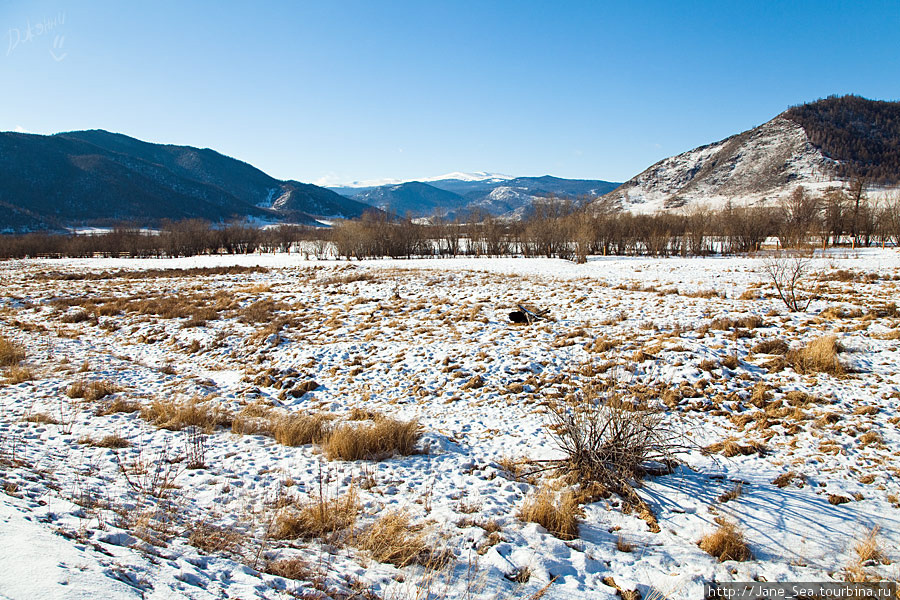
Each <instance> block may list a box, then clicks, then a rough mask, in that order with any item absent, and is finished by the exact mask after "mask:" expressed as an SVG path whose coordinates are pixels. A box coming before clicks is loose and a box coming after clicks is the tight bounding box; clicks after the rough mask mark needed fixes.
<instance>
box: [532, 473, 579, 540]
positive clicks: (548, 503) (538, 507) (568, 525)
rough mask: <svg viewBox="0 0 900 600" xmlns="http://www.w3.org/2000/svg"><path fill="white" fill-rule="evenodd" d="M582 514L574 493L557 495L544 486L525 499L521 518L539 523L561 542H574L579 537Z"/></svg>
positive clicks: (569, 490) (567, 492) (566, 492)
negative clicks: (579, 521) (579, 519)
mask: <svg viewBox="0 0 900 600" xmlns="http://www.w3.org/2000/svg"><path fill="white" fill-rule="evenodd" d="M582 514H583V512H582V509H581V507H580V506H579V505H578V499H577V497H576V495H575V492H574V491H572V490H571V489H568V490H566V491H564V492H560V493H557V492H555V491H553V490H552V489H550V488H549V487H547V486H543V487H541V488H540V489H539V490H538V491H537V493H536V494H534V495H532V496H531V497H529V498H526V499H525V503H524V504H523V505H522V510H521V511H519V518H521V519H522V520H523V521H529V522H531V523H537V524H538V525H540V526H542V527H543V528H544V529H546V530H547V531H549V532H550V533H551V534H553V535H555V536H556V537H558V538H559V539H561V540H572V539H575V538H576V537H578V518H579V517H580V516H582Z"/></svg>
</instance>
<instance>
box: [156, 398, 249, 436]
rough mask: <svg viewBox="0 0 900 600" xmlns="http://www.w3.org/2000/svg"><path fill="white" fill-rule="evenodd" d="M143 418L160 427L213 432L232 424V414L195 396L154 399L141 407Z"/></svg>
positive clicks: (173, 429) (174, 429)
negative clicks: (192, 428)
mask: <svg viewBox="0 0 900 600" xmlns="http://www.w3.org/2000/svg"><path fill="white" fill-rule="evenodd" d="M141 418H142V419H144V420H145V421H148V422H149V423H151V424H153V425H156V426H157V427H159V428H160V429H169V430H171V431H181V430H182V429H184V428H186V427H197V428H199V429H200V430H201V431H203V432H205V433H211V432H212V431H214V430H215V429H216V428H217V427H229V426H231V421H232V416H231V414H230V413H229V412H228V411H227V410H225V409H223V408H222V407H220V406H216V405H215V404H213V403H212V402H211V401H208V400H204V399H202V398H198V397H194V398H191V399H189V400H154V401H153V402H151V403H150V404H148V405H146V406H143V407H142V408H141Z"/></svg>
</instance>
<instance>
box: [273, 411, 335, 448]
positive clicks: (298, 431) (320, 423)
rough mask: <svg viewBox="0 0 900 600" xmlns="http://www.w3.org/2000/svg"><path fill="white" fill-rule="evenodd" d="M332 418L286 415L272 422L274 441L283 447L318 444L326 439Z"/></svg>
mask: <svg viewBox="0 0 900 600" xmlns="http://www.w3.org/2000/svg"><path fill="white" fill-rule="evenodd" d="M332 418H333V417H332V416H331V415H329V414H327V413H322V412H317V413H288V414H285V415H281V416H279V417H276V418H275V419H274V420H273V421H272V426H271V431H272V435H273V436H274V437H275V441H276V442H278V443H279V444H281V445H283V446H304V445H306V444H318V443H320V442H322V441H323V440H325V439H327V437H328V435H329V433H330V426H329V424H330V422H331V419H332Z"/></svg>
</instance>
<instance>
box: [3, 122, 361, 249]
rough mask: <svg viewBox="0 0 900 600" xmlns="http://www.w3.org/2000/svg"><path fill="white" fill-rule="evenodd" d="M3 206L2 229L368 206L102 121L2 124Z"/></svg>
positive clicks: (305, 216)
mask: <svg viewBox="0 0 900 600" xmlns="http://www.w3.org/2000/svg"><path fill="white" fill-rule="evenodd" d="M0 207H2V209H3V210H0V231H28V230H41V229H63V228H68V227H78V226H108V225H111V224H113V223H116V222H123V221H127V222H130V223H136V224H141V225H158V224H159V223H160V222H161V221H162V220H164V219H171V220H178V219H186V218H199V219H206V220H209V221H213V222H222V221H227V220H230V219H259V220H264V221H272V222H292V223H305V224H315V223H317V222H318V221H317V219H318V218H324V217H334V216H344V217H358V216H360V215H361V214H362V213H363V212H364V211H365V210H367V209H371V207H370V206H367V205H365V204H362V203H360V202H357V201H355V200H351V199H348V198H345V197H343V196H341V195H339V194H336V193H334V192H332V191H330V190H327V189H325V188H320V187H317V186H314V185H310V184H304V183H299V182H296V181H279V180H277V179H274V178H272V177H270V176H269V175H267V174H265V173H263V172H262V171H260V170H259V169H257V168H255V167H253V166H252V165H249V164H247V163H245V162H242V161H240V160H237V159H234V158H230V157H228V156H224V155H222V154H219V153H218V152H215V151H213V150H209V149H200V148H193V147H191V146H173V145H164V144H152V143H148V142H143V141H141V140H137V139H134V138H131V137H128V136H125V135H122V134H117V133H110V132H108V131H102V130H92V131H74V132H69V133H61V134H56V135H50V136H44V135H33V134H24V133H13V132H2V133H0Z"/></svg>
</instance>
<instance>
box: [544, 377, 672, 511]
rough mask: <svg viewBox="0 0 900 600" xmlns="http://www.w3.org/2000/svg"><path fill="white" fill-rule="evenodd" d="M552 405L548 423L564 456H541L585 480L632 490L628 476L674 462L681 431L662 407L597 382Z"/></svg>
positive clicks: (627, 491)
mask: <svg viewBox="0 0 900 600" xmlns="http://www.w3.org/2000/svg"><path fill="white" fill-rule="evenodd" d="M548 408H549V411H548V415H549V420H550V423H549V424H548V426H547V429H548V430H549V433H550V436H551V438H552V440H553V442H554V444H555V445H556V446H557V447H558V448H559V449H560V450H561V451H562V452H563V453H564V454H565V458H563V459H559V460H549V461H540V462H543V463H545V464H547V465H548V468H554V469H557V470H558V471H559V472H561V473H563V474H564V475H566V476H568V477H570V478H573V479H574V480H575V481H578V482H580V483H582V484H585V485H588V484H590V483H595V482H596V483H600V484H602V485H603V486H605V487H606V488H608V489H610V490H612V491H614V492H616V493H619V494H623V495H628V496H630V495H631V494H632V493H633V490H632V488H631V484H630V481H633V480H634V481H640V480H641V479H642V478H643V477H644V476H645V475H646V474H648V472H650V471H660V470H667V469H669V468H671V466H672V465H673V464H674V462H675V461H674V454H675V452H676V451H677V450H678V447H677V445H676V439H677V436H676V433H675V431H674V430H673V429H672V428H671V427H670V426H668V425H666V424H665V423H664V422H663V413H662V412H661V411H660V410H657V409H653V408H649V407H644V406H640V407H639V406H634V405H631V404H629V403H626V402H623V401H622V400H621V399H620V398H618V397H617V396H615V395H607V396H606V397H602V396H601V392H599V390H598V389H597V388H595V387H587V388H586V389H585V390H584V392H583V393H582V394H579V395H577V396H576V397H575V398H573V399H571V400H570V401H569V402H567V403H552V404H550V405H549V406H548Z"/></svg>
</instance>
